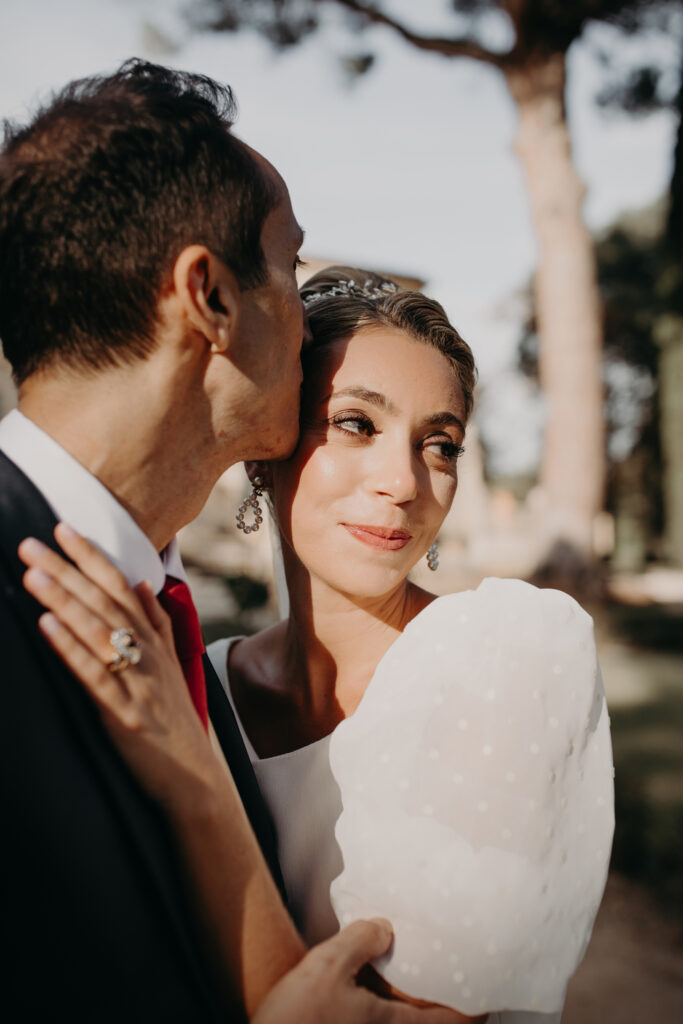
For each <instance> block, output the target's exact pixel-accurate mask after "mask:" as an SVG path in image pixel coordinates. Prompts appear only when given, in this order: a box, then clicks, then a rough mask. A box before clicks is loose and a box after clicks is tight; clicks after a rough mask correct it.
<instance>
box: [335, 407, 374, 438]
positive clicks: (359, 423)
mask: <svg viewBox="0 0 683 1024" xmlns="http://www.w3.org/2000/svg"><path fill="white" fill-rule="evenodd" d="M329 423H330V426H332V427H335V428H336V429H337V430H341V431H342V433H344V434H352V435H353V436H355V437H372V435H373V434H375V433H377V431H376V429H375V424H374V423H373V422H372V420H371V419H370V417H369V416H366V415H365V414H364V413H362V412H340V413H338V414H337V415H336V416H332V417H331V418H330V420H329Z"/></svg>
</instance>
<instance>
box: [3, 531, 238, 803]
mask: <svg viewBox="0 0 683 1024" xmlns="http://www.w3.org/2000/svg"><path fill="white" fill-rule="evenodd" d="M55 537H56V539H57V542H58V543H59V545H60V547H61V548H62V550H63V551H64V552H65V553H66V554H67V555H68V557H69V558H71V559H72V560H73V562H74V563H75V565H76V566H77V568H75V567H74V566H73V565H71V564H70V563H69V562H67V561H66V560H65V559H63V558H61V557H60V556H59V555H58V554H57V553H56V552H54V551H52V550H51V549H50V548H48V547H46V546H45V545H44V544H41V543H40V542H39V541H37V540H34V539H33V538H28V539H27V540H25V541H23V542H22V544H21V545H20V546H19V557H20V558H21V559H22V561H23V562H25V564H26V565H27V566H29V569H28V571H27V572H26V573H25V575H24V586H25V587H26V589H27V590H28V591H29V593H31V594H32V595H33V596H34V597H35V598H36V599H37V600H38V601H39V602H40V603H41V604H43V605H44V606H45V607H46V608H48V609H49V611H48V612H47V613H46V614H45V615H43V616H41V618H40V620H39V626H40V629H41V631H42V633H43V634H44V636H45V637H46V639H47V641H48V642H49V644H50V645H51V646H52V648H53V649H54V650H55V651H56V652H57V654H58V655H59V656H60V657H61V658H62V660H63V661H64V662H65V664H66V665H67V666H68V668H70V669H71V671H72V672H73V673H74V675H75V676H76V677H77V678H78V679H79V680H80V681H81V683H83V685H84V686H85V688H86V690H87V691H88V693H89V694H90V695H91V697H92V698H93V700H94V701H95V703H96V704H97V706H98V708H99V710H100V713H101V715H102V720H103V722H104V725H105V727H106V729H107V730H108V732H109V733H110V735H111V737H112V739H113V741H114V743H115V745H116V746H117V748H118V749H119V751H120V753H121V755H122V757H123V758H124V760H125V761H126V762H127V763H128V765H129V767H130V768H131V770H132V771H133V772H134V774H135V775H136V776H137V777H138V779H139V781H140V782H141V784H142V785H143V786H144V788H145V789H146V790H147V791H148V793H149V794H150V795H151V796H152V797H153V798H155V799H156V800H158V801H159V802H161V803H162V804H164V806H166V807H167V809H169V810H173V811H181V812H182V810H184V809H186V808H190V807H193V808H194V809H195V810H197V811H201V808H202V806H203V800H204V799H205V798H206V797H207V796H209V794H210V793H211V790H212V787H213V786H215V782H216V779H217V773H220V772H222V771H223V769H222V766H221V765H220V764H219V762H218V759H217V758H216V756H215V754H214V753H213V751H212V749H211V745H210V743H209V741H208V739H207V736H206V733H205V732H204V729H203V727H202V724H201V722H200V719H199V717H198V716H197V714H196V712H195V710H194V707H193V705H192V701H191V699H190V695H189V692H188V689H187V684H186V682H185V677H184V676H183V672H182V669H181V667H180V663H179V662H178V659H177V657H176V653H175V646H174V642H173V634H172V630H171V623H170V619H169V617H168V615H167V614H166V612H165V611H164V610H163V608H162V607H161V605H160V604H159V602H158V601H157V599H156V597H155V595H154V593H153V591H152V588H151V586H150V585H149V584H148V583H141V584H139V585H138V586H137V587H135V588H134V589H133V588H131V587H130V586H129V584H128V582H127V580H126V579H125V577H124V576H123V575H122V573H120V572H119V571H118V569H116V568H115V567H114V566H113V565H112V564H111V562H109V560H108V559H107V558H105V557H104V555H102V554H101V553H100V552H99V551H98V550H97V548H95V547H93V545H92V544H90V543H89V542H88V541H87V540H85V538H83V537H81V536H79V535H78V534H77V533H75V532H74V531H73V530H72V529H71V528H70V527H68V526H66V525H65V524H64V523H60V524H59V525H58V526H57V527H56V529H55ZM119 628H124V629H130V630H132V631H133V633H134V634H135V637H136V639H137V641H138V643H139V646H140V651H141V658H140V661H139V663H138V664H137V665H127V666H126V667H125V668H123V669H122V670H120V671H118V672H114V671H112V670H111V669H110V668H108V667H107V664H108V663H109V662H110V661H111V660H112V658H113V657H114V655H115V651H114V649H113V647H112V645H111V642H110V634H111V632H112V630H114V629H119Z"/></svg>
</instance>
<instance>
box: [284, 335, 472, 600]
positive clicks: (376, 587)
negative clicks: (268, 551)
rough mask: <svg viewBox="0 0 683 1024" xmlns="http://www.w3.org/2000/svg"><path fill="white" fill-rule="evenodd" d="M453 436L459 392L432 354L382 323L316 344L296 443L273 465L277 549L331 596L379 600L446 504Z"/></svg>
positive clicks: (457, 442) (459, 418)
mask: <svg viewBox="0 0 683 1024" xmlns="http://www.w3.org/2000/svg"><path fill="white" fill-rule="evenodd" d="M464 433H465V408H464V402H463V397H462V392H461V388H460V385H459V383H458V380H457V378H456V375H455V372H454V370H453V368H452V366H451V364H450V362H449V361H448V360H447V359H446V357H445V356H444V355H443V354H442V353H441V352H439V351H438V350H437V349H435V348H432V347H431V346H429V345H427V344H425V343H423V342H419V341H415V340H414V339H412V338H411V337H410V336H408V335H407V334H405V333H404V332H402V331H400V330H398V329H397V328H393V327H382V328H380V327H372V328H364V329H363V330H361V331H359V332H358V333H357V334H354V335H353V336H352V337H351V338H350V339H347V340H340V341H337V342H334V343H332V344H330V345H326V346H324V347H322V348H320V349H319V350H318V351H317V352H315V353H314V355H313V357H312V359H311V363H310V366H309V369H307V372H306V380H305V383H304V395H303V404H302V431H301V438H300V441H299V446H298V448H297V450H296V452H295V453H294V455H293V457H292V458H291V459H290V460H289V461H288V462H285V463H279V464H275V465H274V466H273V500H274V504H275V510H276V514H277V517H278V522H279V524H280V528H281V531H282V535H283V542H284V544H285V545H288V546H289V547H291V548H292V549H293V551H294V552H295V554H296V556H297V558H298V560H299V561H300V562H301V564H302V565H303V566H304V567H305V568H306V569H307V570H308V572H309V573H310V574H311V575H312V576H315V577H318V578H319V579H322V580H324V581H326V582H327V583H328V584H329V585H330V586H331V587H333V588H335V589H337V590H339V591H342V592H344V593H347V594H357V595H359V596H361V595H363V596H379V595H381V594H385V593H388V592H389V591H390V590H391V589H393V588H394V587H396V586H397V585H398V584H400V583H401V582H402V580H403V579H405V577H406V576H407V574H408V572H409V570H410V569H411V568H412V566H413V565H415V563H416V562H417V561H418V560H419V559H420V558H421V557H422V556H423V555H424V553H425V552H426V550H427V548H428V547H429V545H430V544H431V543H432V541H433V540H434V538H435V537H436V534H437V533H438V531H439V528H440V526H441V524H442V522H443V519H444V517H445V515H446V513H447V512H448V510H449V508H450V506H451V502H452V500H453V497H454V495H455V489H456V486H457V471H456V467H457V458H458V455H459V454H460V450H461V445H462V441H463V438H464Z"/></svg>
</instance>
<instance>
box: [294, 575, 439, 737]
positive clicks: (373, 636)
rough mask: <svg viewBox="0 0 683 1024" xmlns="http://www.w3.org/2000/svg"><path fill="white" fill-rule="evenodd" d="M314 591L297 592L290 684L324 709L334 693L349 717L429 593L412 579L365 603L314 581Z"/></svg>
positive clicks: (336, 700) (312, 587) (341, 708)
mask: <svg viewBox="0 0 683 1024" xmlns="http://www.w3.org/2000/svg"><path fill="white" fill-rule="evenodd" d="M309 588H310V589H309V590H308V593H306V594H302V593H300V592H298V588H292V593H291V596H290V616H289V621H288V625H287V630H286V646H285V648H284V651H283V654H284V657H285V659H286V669H287V672H286V678H287V679H289V680H290V685H292V686H300V687H302V688H305V691H306V692H307V694H308V699H309V700H310V701H312V702H313V703H314V704H319V705H320V706H321V707H324V706H325V705H326V703H328V702H329V698H330V695H331V694H332V693H333V694H334V697H335V703H336V704H337V705H338V707H339V709H340V711H341V712H342V713H343V715H342V717H346V716H347V715H350V714H352V713H353V712H354V711H355V709H356V707H357V705H358V703H359V701H360V699H361V697H362V696H363V694H364V693H365V689H366V687H367V685H368V683H369V682H370V679H371V678H372V675H373V673H374V671H375V668H376V667H377V664H378V662H379V660H380V659H381V658H382V656H383V655H384V654H385V652H386V651H387V649H388V648H389V647H390V646H391V644H392V643H393V642H394V640H395V639H396V638H397V636H398V635H399V634H400V633H401V632H402V631H403V629H404V628H405V626H406V624H407V623H408V622H409V621H410V619H411V618H413V616H414V615H416V614H417V612H418V611H419V610H420V609H421V608H422V607H424V605H425V604H426V603H427V600H426V598H427V595H425V593H424V591H420V590H419V589H418V588H416V587H414V586H413V585H412V584H409V583H408V582H407V581H403V582H402V583H401V584H400V586H398V587H397V588H395V589H394V590H393V591H391V592H390V593H388V594H384V595H382V596H380V597H374V598H365V599H362V600H360V599H359V598H357V597H353V596H349V595H347V594H341V593H339V592H338V591H334V590H332V589H331V588H330V587H328V586H327V585H326V584H325V583H324V582H322V581H320V580H316V579H315V578H312V579H310V580H309ZM307 589H308V588H307ZM420 595H422V597H421V596H420ZM301 696H302V697H303V696H304V694H301Z"/></svg>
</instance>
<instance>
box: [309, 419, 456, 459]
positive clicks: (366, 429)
mask: <svg viewBox="0 0 683 1024" xmlns="http://www.w3.org/2000/svg"><path fill="white" fill-rule="evenodd" d="M328 423H329V425H330V426H331V427H333V428H335V429H336V430H338V431H340V432H341V433H342V434H346V435H347V436H349V437H351V438H371V437H373V436H374V435H375V434H377V433H379V431H378V430H377V427H376V426H375V424H374V423H373V421H372V420H371V419H370V417H369V416H367V415H365V413H360V412H355V411H354V412H342V413H337V415H336V416H332V417H331V418H330V419H329V420H328ZM417 448H418V450H420V451H423V452H426V453H428V454H429V455H436V456H437V457H438V458H439V459H440V460H441V461H442V462H448V463H452V462H455V461H456V459H458V458H459V457H460V456H461V455H462V453H463V452H464V451H465V449H464V448H463V446H462V445H461V444H458V443H457V442H456V441H454V440H453V439H452V438H451V437H449V436H448V434H438V435H430V436H429V437H427V438H425V439H424V440H422V441H420V442H419V444H418V445H417Z"/></svg>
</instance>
